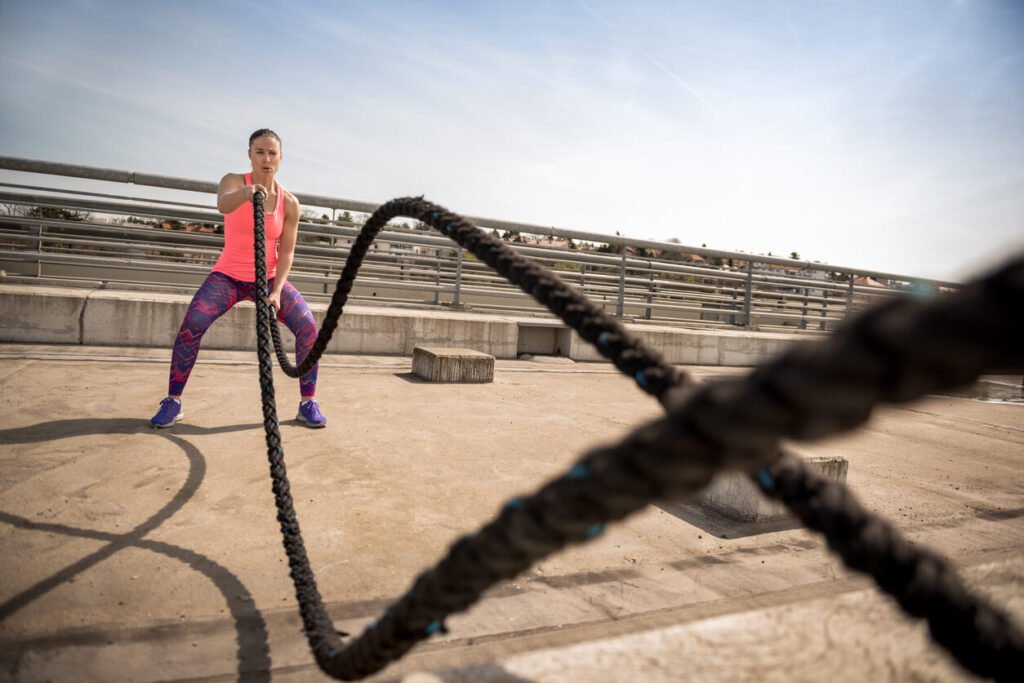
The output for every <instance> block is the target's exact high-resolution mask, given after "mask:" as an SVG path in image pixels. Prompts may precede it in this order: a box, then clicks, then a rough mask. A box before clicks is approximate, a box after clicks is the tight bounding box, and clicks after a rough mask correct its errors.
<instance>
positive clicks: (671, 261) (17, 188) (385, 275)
mask: <svg viewBox="0 0 1024 683" xmlns="http://www.w3.org/2000/svg"><path fill="white" fill-rule="evenodd" d="M0 169H8V170H15V171H19V172H32V173H48V174H58V175H64V176H71V177H79V178H87V179H90V180H98V181H105V182H122V183H135V184H137V185H147V186H151V187H160V188H166V189H173V190H183V191H192V192H205V193H213V192H214V191H215V190H216V186H215V184H213V183H204V182H202V181H195V180H189V179H183V178H172V177H168V176H153V175H149V174H138V173H130V172H126V171H115V170H111V169H97V168H93V167H85V166H71V165H68V164H54V163H50V162H37V161H33V160H26V159H15V158H11V157H0ZM298 197H299V199H300V201H303V202H304V203H306V204H307V205H315V206H323V207H328V208H334V209H343V210H345V211H354V212H366V211H371V210H373V209H374V208H375V207H376V205H373V204H370V203H366V202H354V201H350V200H344V199H336V198H325V197H320V196H316V195H303V194H299V195H298ZM0 202H3V203H5V204H7V205H8V206H14V207H17V206H21V207H26V208H35V207H40V208H43V209H53V210H58V211H59V210H66V211H73V212H88V213H90V214H96V215H106V216H113V217H115V218H116V219H120V220H122V221H123V220H125V219H127V218H128V217H136V218H138V219H140V220H144V221H149V222H157V223H159V222H167V221H180V222H183V223H201V224H206V225H212V226H214V230H215V231H221V230H222V226H223V216H222V215H221V214H220V213H219V212H217V211H216V210H215V209H214V208H213V207H212V206H208V205H206V204H200V203H192V202H182V201H176V200H168V199H153V198H140V197H133V196H129V195H126V194H115V193H111V192H95V191H91V190H85V189H71V190H65V189H61V188H56V187H48V186H46V185H45V184H41V183H35V184H24V183H13V182H4V183H0ZM15 213H17V212H15ZM471 220H473V221H474V222H476V223H477V224H479V225H481V226H485V227H488V228H496V229H503V230H514V231H517V232H520V233H531V234H539V235H548V236H551V237H557V238H566V239H576V240H587V241H589V242H591V243H596V244H603V245H607V246H605V247H602V249H603V250H605V253H601V252H599V251H597V250H594V249H585V248H581V249H573V250H562V249H555V248H551V247H544V246H542V245H524V244H519V243H513V244H512V245H511V246H513V247H514V248H515V249H516V250H517V251H519V252H520V253H522V254H524V255H526V256H530V257H531V258H536V259H539V260H541V261H542V262H543V263H545V264H547V265H549V266H551V267H552V268H555V269H557V270H558V272H561V273H562V275H563V277H564V278H565V279H566V280H568V281H569V282H572V283H574V284H576V285H577V286H579V287H580V288H582V289H583V290H584V291H585V292H586V293H588V294H590V295H592V296H594V297H596V298H597V299H598V300H599V301H603V303H604V305H606V306H608V307H609V308H610V310H612V307H613V310H614V312H615V313H616V314H618V315H621V316H624V317H634V318H642V319H645V320H652V321H656V322H668V323H672V322H675V323H682V324H692V323H697V322H699V323H700V324H701V325H707V324H720V325H757V326H764V327H772V328H774V327H778V326H790V327H791V326H794V324H795V326H797V327H798V328H799V329H814V328H817V329H826V328H827V327H830V326H834V325H835V324H836V323H837V322H838V321H840V320H842V318H844V317H845V316H846V315H847V314H848V313H850V312H852V311H854V310H856V309H858V308H862V307H864V305H865V304H866V302H867V301H871V300H875V299H877V298H879V297H889V296H894V295H897V294H898V293H899V291H898V289H903V288H909V287H910V286H922V285H923V286H928V287H931V288H935V289H940V288H945V289H952V288H955V287H957V285H956V284H955V283H950V282H943V281H937V280H930V279H925V278H912V277H909V276H905V275H892V274H886V273H879V272H875V271H865V270H861V269H853V268H845V267H839V266H831V265H823V264H815V263H811V262H806V261H796V260H792V259H783V258H779V257H763V256H756V255H751V254H745V253H742V252H725V251H719V250H713V249H706V248H695V247H688V246H684V245H679V244H675V243H670V242H654V241H650V240H636V239H631V238H623V237H619V236H615V237H611V236H606V235H597V234H594V233H584V232H581V231H575V230H557V229H555V228H541V227H539V226H530V225H527V224H520V223H511V222H508V221H494V220H491V219H477V218H471ZM358 231H359V227H358V225H357V224H356V223H354V222H350V221H341V222H338V221H329V222H326V223H325V222H322V221H306V220H303V221H302V222H301V223H300V240H299V242H298V244H297V245H296V258H295V262H294V265H293V271H292V276H291V277H293V278H294V279H296V280H297V281H302V282H304V283H310V284H313V285H315V286H322V287H323V288H324V291H325V292H326V291H327V288H328V287H329V286H330V284H331V282H333V280H334V279H336V278H337V275H338V273H339V271H340V269H341V259H342V258H344V256H345V255H347V252H348V246H349V245H350V244H351V242H352V240H353V239H354V238H355V236H356V234H357V233H358ZM222 240H223V237H222V236H221V235H220V234H210V233H200V232H183V231H176V230H165V229H161V228H158V227H155V226H154V225H150V224H145V223H143V224H129V223H124V222H122V223H117V224H111V223H107V222H101V221H99V220H96V219H93V218H90V219H89V220H81V221H80V220H65V219H60V218H57V219H51V218H43V217H27V216H22V215H8V216H0V268H4V269H6V270H7V271H8V274H9V275H28V276H31V275H35V276H36V277H50V278H58V279H60V278H68V279H75V278H80V279H84V280H87V281H95V280H107V281H109V282H121V283H136V282H165V283H168V284H172V283H173V284H174V285H176V286H180V285H181V284H182V278H185V280H186V281H190V280H194V279H196V278H197V277H201V276H202V274H203V273H205V272H207V271H208V270H209V267H210V264H212V263H213V262H214V261H215V259H216V257H217V254H218V253H219V248H220V245H221V243H222ZM627 248H637V249H638V248H643V249H653V250H656V251H657V252H658V253H657V255H652V256H640V255H635V254H629V253H622V252H623V251H624V250H627ZM614 251H619V252H620V253H608V252H614ZM690 255H697V256H703V257H707V258H710V259H720V260H721V262H722V263H723V265H716V264H713V263H703V264H701V263H692V262H687V261H686V260H680V256H682V257H683V258H688V257H689V256H690ZM753 264H761V265H758V266H757V267H753ZM771 266H776V267H777V266H785V267H786V268H787V270H783V271H781V272H780V271H779V270H777V269H774V268H771ZM815 272H816V273H817V277H804V276H803V275H804V274H808V275H813V274H814V273H815ZM832 273H841V274H844V275H846V276H848V279H849V280H848V281H845V282H837V281H833V280H831V279H827V278H829V277H832V276H831V275H830V274H832ZM174 276H177V277H174ZM855 276H868V277H873V278H876V279H888V280H894V281H896V282H897V283H898V289H896V290H894V289H884V290H879V289H877V288H873V287H864V286H860V285H856V284H855V283H853V282H852V279H853V278H854V277H855ZM133 278H134V279H133ZM168 278H171V281H172V282H168ZM820 278H826V279H820ZM403 292H404V293H405V294H403ZM419 294H427V295H428V296H432V297H433V301H430V300H429V299H427V300H423V299H416V298H415V295H419ZM353 297H355V298H359V299H375V300H378V301H380V300H386V301H392V302H394V301H404V302H411V303H421V304H430V305H445V304H467V305H471V306H473V307H479V308H484V309H494V310H503V311H504V310H514V311H520V312H529V313H533V314H538V313H540V310H539V309H538V308H537V306H536V304H535V303H534V302H533V300H532V299H530V298H529V297H527V296H526V295H525V294H523V293H522V292H519V291H518V290H512V289H510V288H509V287H508V285H507V284H506V283H505V282H504V281H503V280H501V279H500V278H496V277H494V275H493V273H492V272H491V271H490V269H488V268H486V267H485V265H484V264H481V263H478V262H476V261H475V260H473V259H472V258H469V257H466V256H465V254H464V253H463V252H462V251H461V250H460V249H458V248H457V247H456V246H455V245H453V244H452V243H451V242H450V241H449V240H448V238H446V237H443V236H440V235H436V234H433V233H429V232H424V231H422V230H416V229H410V228H403V227H402V226H398V225H393V226H389V229H388V230H387V231H385V232H382V233H381V235H380V237H379V239H378V240H377V241H376V242H375V243H374V247H373V250H372V251H371V254H370V255H369V256H368V258H367V261H366V264H365V267H364V276H363V277H361V278H360V280H359V281H358V282H357V283H356V289H355V290H354V291H353ZM502 301H507V302H508V303H501V302H502Z"/></svg>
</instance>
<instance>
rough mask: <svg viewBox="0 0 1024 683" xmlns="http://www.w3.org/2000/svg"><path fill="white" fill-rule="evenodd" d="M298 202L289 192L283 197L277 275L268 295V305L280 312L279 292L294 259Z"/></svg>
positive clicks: (299, 209) (299, 208)
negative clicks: (282, 225)
mask: <svg viewBox="0 0 1024 683" xmlns="http://www.w3.org/2000/svg"><path fill="white" fill-rule="evenodd" d="M300 213H301V207H300V206H299V200H298V199H296V198H295V195H293V194H292V193H291V192H288V191H285V195H284V227H283V229H282V230H281V243H280V245H278V248H277V275H275V276H274V291H272V292H271V293H270V304H271V305H272V306H273V307H274V308H276V309H277V310H279V311H280V310H281V290H283V289H284V285H285V283H286V282H288V273H290V272H291V270H292V261H293V260H294V258H295V241H296V239H297V237H298V234H299V214H300Z"/></svg>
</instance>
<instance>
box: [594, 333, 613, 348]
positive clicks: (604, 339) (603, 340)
mask: <svg viewBox="0 0 1024 683" xmlns="http://www.w3.org/2000/svg"><path fill="white" fill-rule="evenodd" d="M610 342H611V338H610V336H609V334H608V333H607V332H602V333H601V334H599V335H598V336H597V345H598V346H600V347H601V348H607V347H608V344H609V343H610Z"/></svg>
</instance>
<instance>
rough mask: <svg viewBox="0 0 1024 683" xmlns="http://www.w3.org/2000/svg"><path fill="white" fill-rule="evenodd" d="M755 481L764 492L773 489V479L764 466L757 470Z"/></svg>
mask: <svg viewBox="0 0 1024 683" xmlns="http://www.w3.org/2000/svg"><path fill="white" fill-rule="evenodd" d="M757 481H758V482H759V483H760V484H761V488H763V489H764V490H765V491H771V490H772V489H774V488H775V478H774V477H772V474H771V472H769V471H768V468H767V467H765V466H764V465H762V466H761V467H758V468H757Z"/></svg>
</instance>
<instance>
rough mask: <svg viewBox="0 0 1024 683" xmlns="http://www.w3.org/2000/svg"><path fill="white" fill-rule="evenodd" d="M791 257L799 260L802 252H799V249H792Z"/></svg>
mask: <svg viewBox="0 0 1024 683" xmlns="http://www.w3.org/2000/svg"><path fill="white" fill-rule="evenodd" d="M789 258H791V259H793V260H794V261H799V260H800V252H798V251H791V252H789Z"/></svg>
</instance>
